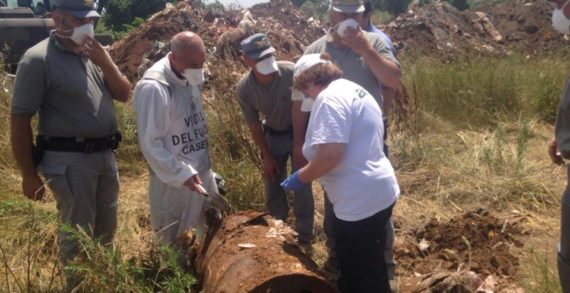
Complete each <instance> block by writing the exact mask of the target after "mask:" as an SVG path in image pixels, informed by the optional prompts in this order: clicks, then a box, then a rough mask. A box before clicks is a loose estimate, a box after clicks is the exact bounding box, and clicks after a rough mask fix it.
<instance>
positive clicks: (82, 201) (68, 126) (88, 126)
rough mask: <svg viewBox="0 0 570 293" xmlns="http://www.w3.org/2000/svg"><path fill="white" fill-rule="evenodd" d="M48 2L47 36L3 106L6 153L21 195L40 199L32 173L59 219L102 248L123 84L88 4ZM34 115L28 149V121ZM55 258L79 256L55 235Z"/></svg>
mask: <svg viewBox="0 0 570 293" xmlns="http://www.w3.org/2000/svg"><path fill="white" fill-rule="evenodd" d="M52 4H53V5H52V6H53V12H52V18H53V21H54V23H55V30H53V31H51V32H50V35H49V37H48V38H47V39H45V40H43V41H42V42H40V43H38V44H37V45H35V46H34V47H32V48H30V49H29V50H28V51H27V52H26V53H25V54H24V56H23V57H22V59H21V61H20V63H19V64H18V70H17V72H16V79H15V83H14V91H13V97H12V106H11V142H12V149H13V152H14V155H15V158H16V161H17V163H18V166H19V168H20V170H21V172H22V177H23V181H22V188H23V192H24V195H25V196H26V197H28V198H30V199H32V200H42V199H43V197H44V183H43V182H42V180H41V179H40V177H39V176H38V172H39V173H43V176H44V178H45V180H46V183H47V185H48V186H49V187H50V189H51V190H52V192H53V194H54V196H55V199H56V201H57V208H58V211H59V214H60V220H61V221H62V222H63V223H64V224H66V225H69V226H70V227H73V228H75V227H76V226H79V227H81V228H83V229H84V230H85V232H86V233H87V234H88V235H90V236H92V237H94V238H96V239H99V240H100V241H101V242H102V243H103V244H109V243H111V241H112V239H113V236H114V233H115V229H116V225H117V208H118V193H119V177H118V172H117V164H116V161H115V153H114V152H113V150H114V149H116V148H117V146H118V142H119V140H120V135H119V133H118V126H117V115H116V113H115V107H114V105H113V100H117V101H120V102H126V101H127V100H128V99H129V96H130V90H131V84H130V83H129V81H128V80H127V78H126V77H125V76H124V75H122V74H121V72H120V71H119V69H118V68H117V66H116V65H115V63H114V62H113V60H111V57H110V56H109V54H108V53H107V52H106V51H105V49H104V48H103V47H102V46H101V45H100V44H99V43H98V42H97V41H96V40H95V39H94V38H93V22H94V19H95V18H97V17H99V14H98V13H97V12H96V11H95V10H94V6H93V1H86V0H54V1H52ZM30 85H33V86H30ZM38 112H39V123H38V136H37V137H36V144H35V145H34V144H33V135H32V133H33V132H32V127H31V119H32V117H33V116H34V115H35V114H36V113H38ZM42 154H43V157H42ZM34 161H35V162H34ZM59 252H60V258H61V261H62V262H63V263H64V264H65V263H66V262H67V261H68V260H70V259H71V258H73V257H74V256H76V255H77V253H78V252H79V247H78V243H77V242H76V241H75V240H73V239H72V237H70V236H69V235H68V234H66V233H63V232H62V233H60V235H59Z"/></svg>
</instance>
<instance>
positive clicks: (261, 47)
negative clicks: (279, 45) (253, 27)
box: [241, 34, 275, 59]
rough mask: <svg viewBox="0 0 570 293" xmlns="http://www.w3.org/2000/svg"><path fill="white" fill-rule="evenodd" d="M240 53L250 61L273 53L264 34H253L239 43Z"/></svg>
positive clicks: (273, 50) (273, 49)
mask: <svg viewBox="0 0 570 293" xmlns="http://www.w3.org/2000/svg"><path fill="white" fill-rule="evenodd" d="M241 51H242V53H244V54H245V55H246V56H247V57H249V58H251V59H259V58H261V57H263V56H265V55H267V54H271V53H273V52H275V48H273V47H272V46H271V42H270V41H269V38H268V37H267V35H265V34H254V35H251V36H249V37H248V38H247V39H245V40H243V41H241Z"/></svg>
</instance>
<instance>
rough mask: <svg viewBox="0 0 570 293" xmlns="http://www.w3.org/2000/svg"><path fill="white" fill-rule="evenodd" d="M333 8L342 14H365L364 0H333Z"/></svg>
mask: <svg viewBox="0 0 570 293" xmlns="http://www.w3.org/2000/svg"><path fill="white" fill-rule="evenodd" d="M331 8H332V10H334V11H336V12H340V13H360V12H364V4H363V2H362V0H332V4H331Z"/></svg>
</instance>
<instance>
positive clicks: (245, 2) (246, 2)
mask: <svg viewBox="0 0 570 293" xmlns="http://www.w3.org/2000/svg"><path fill="white" fill-rule="evenodd" d="M209 1H211V0H205V1H204V2H205V3H208V2H209ZM219 1H220V3H222V4H224V6H228V5H232V4H236V3H237V4H239V6H241V7H243V8H249V7H251V6H253V5H255V4H258V3H266V2H269V0H219ZM211 2H214V1H211Z"/></svg>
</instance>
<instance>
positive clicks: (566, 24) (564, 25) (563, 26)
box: [552, 1, 570, 35]
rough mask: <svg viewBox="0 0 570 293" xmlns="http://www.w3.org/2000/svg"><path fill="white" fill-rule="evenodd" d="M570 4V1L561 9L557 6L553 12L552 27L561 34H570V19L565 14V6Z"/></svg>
mask: <svg viewBox="0 0 570 293" xmlns="http://www.w3.org/2000/svg"><path fill="white" fill-rule="evenodd" d="M566 5H568V1H566V3H565V4H564V5H563V6H562V8H561V9H558V8H555V9H554V11H553V12H552V27H554V29H555V30H557V31H558V32H559V33H561V34H566V35H567V34H570V19H568V18H567V17H566V16H565V15H564V7H566Z"/></svg>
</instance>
